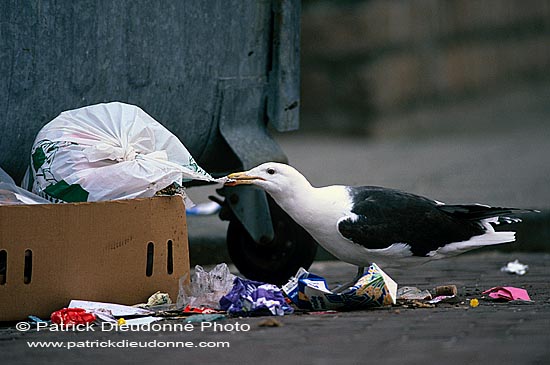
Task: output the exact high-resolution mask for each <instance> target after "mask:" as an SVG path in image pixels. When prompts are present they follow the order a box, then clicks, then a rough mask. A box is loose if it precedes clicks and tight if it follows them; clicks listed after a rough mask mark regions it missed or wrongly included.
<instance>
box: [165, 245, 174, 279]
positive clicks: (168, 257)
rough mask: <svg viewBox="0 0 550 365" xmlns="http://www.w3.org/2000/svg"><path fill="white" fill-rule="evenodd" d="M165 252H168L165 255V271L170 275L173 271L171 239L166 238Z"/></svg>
mask: <svg viewBox="0 0 550 365" xmlns="http://www.w3.org/2000/svg"><path fill="white" fill-rule="evenodd" d="M167 252H168V254H167V255H166V271H167V272H168V275H172V273H173V272H174V256H173V248H172V240H168V242H167Z"/></svg>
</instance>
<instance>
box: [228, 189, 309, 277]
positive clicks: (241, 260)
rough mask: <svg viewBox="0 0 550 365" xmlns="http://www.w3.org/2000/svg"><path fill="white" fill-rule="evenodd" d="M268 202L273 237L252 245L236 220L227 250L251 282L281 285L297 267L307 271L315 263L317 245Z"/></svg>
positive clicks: (248, 236)
mask: <svg viewBox="0 0 550 365" xmlns="http://www.w3.org/2000/svg"><path fill="white" fill-rule="evenodd" d="M268 199H269V210H270V213H271V219H272V222H273V229H274V231H275V237H274V239H273V240H272V241H271V242H265V243H264V242H262V243H257V242H255V241H254V240H253V239H252V237H250V235H249V234H248V232H247V231H246V229H245V228H244V227H243V225H242V224H241V223H240V222H239V221H238V220H237V219H231V220H230V222H229V227H228V229H227V249H228V251H229V256H230V257H231V260H232V261H233V263H234V264H235V266H236V267H237V269H239V271H240V273H241V274H242V275H244V276H245V277H247V278H248V279H251V280H257V281H263V282H266V283H271V284H276V285H281V284H285V283H286V282H287V281H288V279H289V278H290V277H291V276H292V275H294V274H296V271H298V269H299V268H300V267H303V268H305V269H308V268H309V267H310V266H311V263H312V262H313V260H314V259H315V254H316V252H317V242H315V240H314V239H313V238H312V237H311V236H310V235H309V233H307V232H306V231H305V230H304V229H303V228H302V227H301V226H299V225H298V224H297V223H296V222H294V220H292V218H290V217H289V216H288V214H286V213H285V212H284V211H283V210H282V209H281V208H280V207H279V206H278V205H277V204H275V203H274V202H273V200H272V199H271V198H268Z"/></svg>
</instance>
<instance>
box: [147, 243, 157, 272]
mask: <svg viewBox="0 0 550 365" xmlns="http://www.w3.org/2000/svg"><path fill="white" fill-rule="evenodd" d="M154 255H155V245H154V243H153V242H149V243H148V244H147V267H146V268H145V275H147V276H151V275H153V258H154Z"/></svg>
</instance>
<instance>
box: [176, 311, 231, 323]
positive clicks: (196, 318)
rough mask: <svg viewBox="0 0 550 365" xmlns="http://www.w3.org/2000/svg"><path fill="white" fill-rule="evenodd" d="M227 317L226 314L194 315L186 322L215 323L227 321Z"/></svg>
mask: <svg viewBox="0 0 550 365" xmlns="http://www.w3.org/2000/svg"><path fill="white" fill-rule="evenodd" d="M226 317H227V316H226V315H225V314H219V313H216V314H194V315H192V316H189V317H188V318H187V319H186V320H185V322H187V323H200V322H214V321H221V320H223V319H225V318H226Z"/></svg>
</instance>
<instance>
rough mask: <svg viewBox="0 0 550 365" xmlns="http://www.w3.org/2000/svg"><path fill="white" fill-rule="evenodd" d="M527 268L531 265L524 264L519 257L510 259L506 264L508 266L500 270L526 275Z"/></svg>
mask: <svg viewBox="0 0 550 365" xmlns="http://www.w3.org/2000/svg"><path fill="white" fill-rule="evenodd" d="M527 270H529V266H528V265H524V264H522V263H521V262H519V261H518V260H517V259H516V260H515V261H510V262H509V263H507V264H506V266H503V267H501V268H500V271H502V272H507V273H509V274H516V275H525V274H526V273H527Z"/></svg>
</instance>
